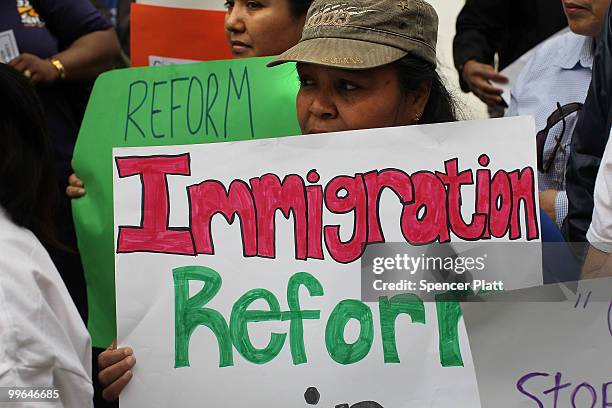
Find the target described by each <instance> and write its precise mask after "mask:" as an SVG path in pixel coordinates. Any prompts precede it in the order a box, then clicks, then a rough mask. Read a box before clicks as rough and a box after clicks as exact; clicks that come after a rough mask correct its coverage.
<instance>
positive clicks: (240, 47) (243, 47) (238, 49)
mask: <svg viewBox="0 0 612 408" xmlns="http://www.w3.org/2000/svg"><path fill="white" fill-rule="evenodd" d="M231 45H232V51H234V52H235V53H236V54H240V53H243V52H246V51H249V50H250V49H251V48H252V47H251V46H250V45H248V44H245V43H243V42H242V41H232V42H231Z"/></svg>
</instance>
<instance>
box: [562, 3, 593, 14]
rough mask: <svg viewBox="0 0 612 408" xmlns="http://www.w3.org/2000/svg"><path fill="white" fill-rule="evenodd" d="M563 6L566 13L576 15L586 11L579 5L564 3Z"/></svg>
mask: <svg viewBox="0 0 612 408" xmlns="http://www.w3.org/2000/svg"><path fill="white" fill-rule="evenodd" d="M563 5H564V6H565V10H566V11H567V12H568V13H578V12H581V11H586V10H587V8H586V7H583V6H581V5H579V4H576V3H564V4H563Z"/></svg>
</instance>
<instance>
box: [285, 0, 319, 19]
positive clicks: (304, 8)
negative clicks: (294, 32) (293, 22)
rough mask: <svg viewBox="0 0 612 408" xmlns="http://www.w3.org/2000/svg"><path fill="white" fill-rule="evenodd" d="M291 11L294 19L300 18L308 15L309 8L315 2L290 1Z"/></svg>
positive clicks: (311, 0)
mask: <svg viewBox="0 0 612 408" xmlns="http://www.w3.org/2000/svg"><path fill="white" fill-rule="evenodd" d="M288 1H289V10H290V11H291V15H292V16H293V18H300V17H302V16H305V15H306V13H308V8H309V7H310V5H311V4H312V2H313V1H314V0H288Z"/></svg>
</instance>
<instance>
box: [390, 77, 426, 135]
mask: <svg viewBox="0 0 612 408" xmlns="http://www.w3.org/2000/svg"><path fill="white" fill-rule="evenodd" d="M430 94H431V81H423V82H422V83H421V84H420V85H419V86H418V88H416V89H414V90H412V91H409V92H408V93H407V94H405V95H404V96H403V97H402V99H403V101H402V103H401V104H400V106H399V109H400V111H399V112H398V115H399V116H398V117H399V118H400V120H399V121H397V123H398V124H401V125H415V124H417V123H419V121H420V120H421V118H422V117H423V112H424V111H425V106H427V102H428V101H429V95H430Z"/></svg>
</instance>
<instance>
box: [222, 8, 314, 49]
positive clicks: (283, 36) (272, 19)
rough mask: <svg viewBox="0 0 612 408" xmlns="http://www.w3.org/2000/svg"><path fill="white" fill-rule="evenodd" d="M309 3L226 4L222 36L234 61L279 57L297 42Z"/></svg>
mask: <svg viewBox="0 0 612 408" xmlns="http://www.w3.org/2000/svg"><path fill="white" fill-rule="evenodd" d="M311 3H312V0H260V1H253V0H227V1H226V2H225V7H226V8H227V13H226V14H225V32H226V34H227V41H228V44H229V46H230V48H231V51H232V54H233V55H234V57H236V58H246V57H265V56H270V55H279V54H281V53H283V52H285V51H286V50H287V49H289V48H290V47H293V46H294V45H295V44H297V42H298V41H299V40H300V37H301V35H302V28H303V27H304V21H305V18H306V13H307V12H308V8H309V7H310V4H311Z"/></svg>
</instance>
